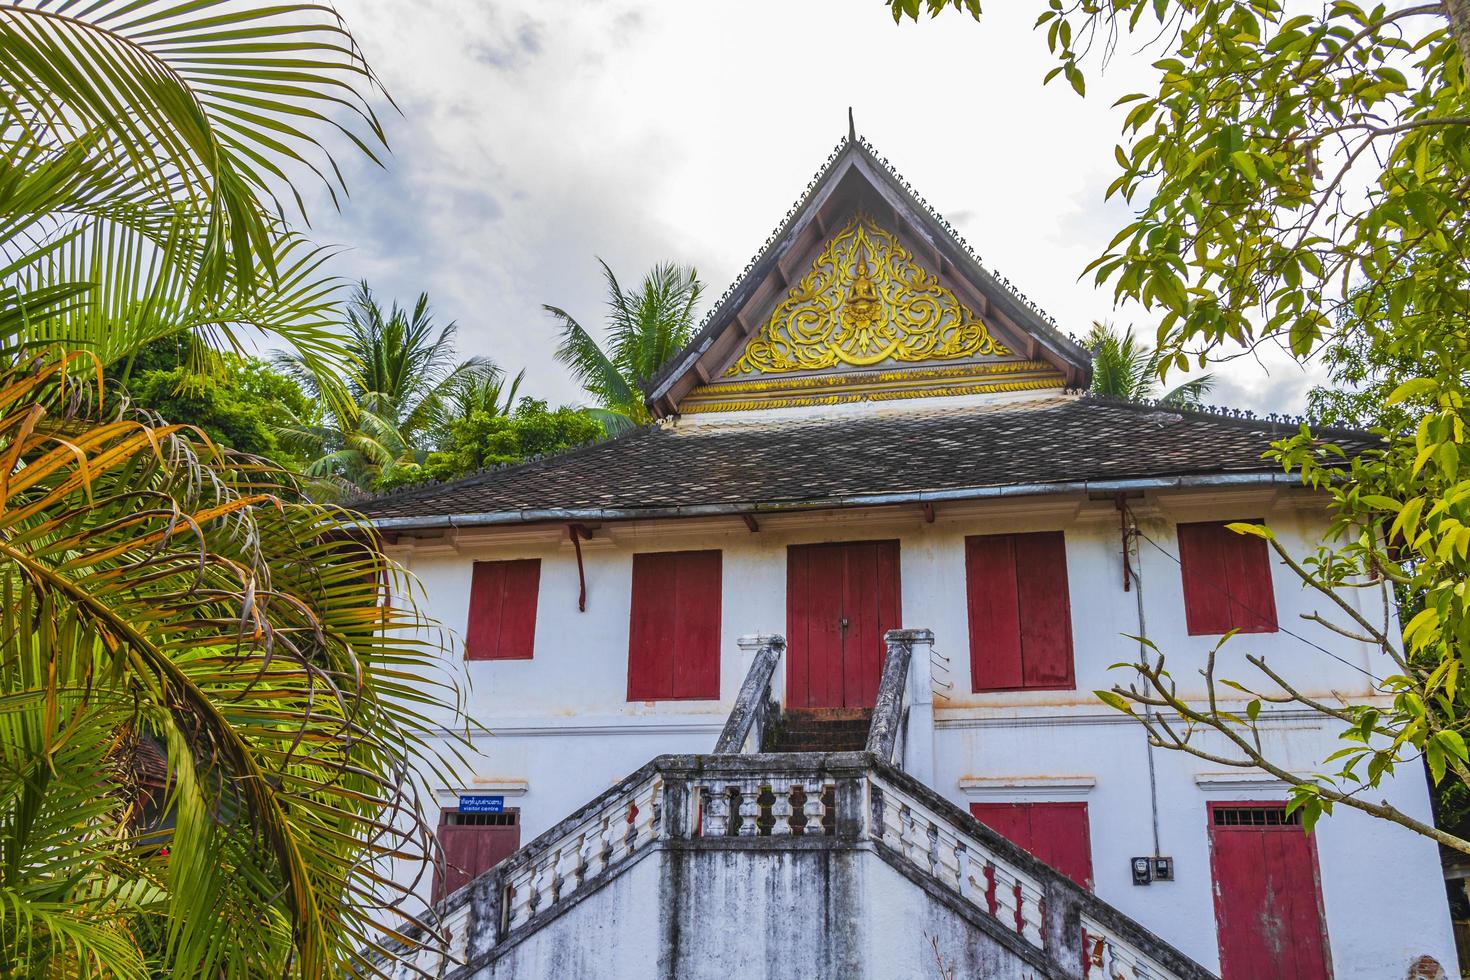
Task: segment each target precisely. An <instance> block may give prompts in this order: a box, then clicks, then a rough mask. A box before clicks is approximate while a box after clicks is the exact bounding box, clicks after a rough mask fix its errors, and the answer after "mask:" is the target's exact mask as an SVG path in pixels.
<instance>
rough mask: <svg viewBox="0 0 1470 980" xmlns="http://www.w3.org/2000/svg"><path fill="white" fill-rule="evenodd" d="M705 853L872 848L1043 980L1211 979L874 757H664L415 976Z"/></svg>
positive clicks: (474, 895)
mask: <svg viewBox="0 0 1470 980" xmlns="http://www.w3.org/2000/svg"><path fill="white" fill-rule="evenodd" d="M767 646H769V645H767ZM890 717H892V712H891V708H890ZM748 734H749V733H748V732H746V733H745V736H740V735H739V733H738V732H736V733H734V734H732V737H742V738H743V737H746V736H748ZM895 741H896V739H895ZM892 744H893V743H892V742H890V743H888V747H889V751H891V750H892ZM880 745H881V743H880ZM702 848H709V849H716V848H718V849H727V850H728V849H731V848H734V849H736V850H748V851H751V852H759V851H767V852H773V853H774V852H777V851H780V850H781V849H783V848H784V849H790V848H800V849H803V850H807V849H811V848H817V849H823V850H826V849H830V850H833V851H847V852H853V853H862V852H867V853H869V854H870V855H873V856H875V857H876V858H878V859H881V860H882V861H883V862H885V863H886V864H887V865H889V866H890V867H892V868H893V869H894V870H896V871H897V872H899V873H900V874H902V875H903V876H905V877H907V878H909V879H910V880H912V881H915V882H916V883H922V887H924V889H925V891H926V892H927V893H928V894H929V895H931V896H933V897H934V900H936V901H941V902H943V903H945V904H947V905H949V906H950V907H951V908H952V909H954V910H955V911H956V913H957V914H960V915H963V916H965V917H966V918H967V919H968V920H969V921H971V922H972V923H975V928H977V929H982V930H984V931H985V932H987V933H989V934H990V935H991V936H993V937H996V940H997V941H1001V940H1002V939H1003V937H1009V938H1008V939H1004V942H1007V943H1009V944H1011V946H1012V947H1013V948H1014V949H1015V950H1016V951H1017V955H1019V956H1022V957H1023V958H1024V959H1025V960H1026V961H1027V962H1029V963H1032V964H1034V965H1035V966H1037V967H1038V968H1039V969H1037V971H1036V974H1035V975H1036V976H1038V977H1043V976H1044V977H1049V978H1055V980H1084V978H1091V980H1102V978H1107V980H1210V978H1211V975H1210V974H1209V973H1208V972H1207V971H1205V970H1204V969H1203V968H1201V967H1199V966H1198V965H1197V964H1195V963H1193V962H1192V961H1191V960H1189V959H1188V958H1187V957H1185V956H1183V955H1182V954H1180V953H1178V952H1177V951H1176V950H1174V949H1173V948H1172V947H1170V946H1168V945H1167V944H1165V943H1164V942H1163V941H1162V940H1160V939H1158V938H1157V937H1154V936H1153V935H1152V934H1150V933H1149V932H1148V931H1147V930H1146V929H1144V928H1143V927H1142V926H1140V925H1138V924H1137V923H1135V922H1133V921H1132V920H1131V919H1129V918H1127V916H1125V915H1123V914H1122V913H1121V912H1119V911H1118V910H1116V909H1115V908H1113V907H1112V906H1110V905H1108V904H1107V903H1105V902H1103V901H1102V900H1100V899H1098V898H1097V897H1096V896H1094V895H1092V894H1091V893H1089V892H1087V891H1085V890H1084V889H1082V888H1080V887H1078V886H1077V885H1076V884H1075V883H1073V882H1072V881H1071V880H1070V879H1068V878H1066V877H1065V876H1064V875H1062V874H1061V873H1060V872H1058V871H1056V870H1054V869H1052V868H1050V867H1048V866H1047V865H1045V864H1043V863H1041V862H1040V861H1038V860H1036V859H1035V858H1033V857H1032V856H1031V855H1029V854H1027V853H1026V852H1025V851H1023V850H1021V849H1020V848H1018V847H1017V846H1015V845H1014V844H1012V843H1010V842H1009V841H1007V840H1005V839H1004V838H1002V837H1001V836H1000V835H998V834H996V833H994V832H993V831H991V830H989V829H987V828H985V827H984V826H982V825H981V824H979V823H978V822H977V821H975V820H974V819H973V818H971V817H970V816H969V814H967V813H965V812H964V811H963V810H961V809H959V808H958V807H956V806H955V805H954V804H952V803H950V802H949V801H947V800H945V799H944V798H943V797H941V796H939V795H938V794H937V793H935V792H934V791H933V790H932V789H930V788H928V787H927V786H925V785H924V784H923V783H922V782H920V781H918V780H916V779H914V778H913V777H912V776H911V775H909V774H906V773H904V772H902V771H900V770H899V769H897V768H896V767H894V766H892V765H889V764H887V763H886V762H884V761H883V760H882V759H880V758H876V757H875V756H874V755H873V754H870V753H867V752H837V753H828V754H822V755H815V754H808V755H801V754H784V753H766V754H759V753H755V754H745V753H742V754H733V753H732V754H724V755H683V756H660V757H658V758H657V759H655V760H653V761H652V762H650V763H649V764H648V765H646V766H644V767H643V768H642V769H640V770H638V771H637V772H635V773H633V774H632V775H630V776H629V777H628V778H626V779H624V780H623V781H621V782H620V783H619V784H618V785H616V786H614V787H613V788H611V789H609V790H608V791H607V792H605V793H603V794H602V795H601V796H599V797H597V799H595V800H593V801H592V802H590V803H588V804H587V805H586V806H584V807H582V808H580V809H579V810H577V811H576V812H574V813H572V814H571V815H570V816H568V817H567V818H566V819H565V820H563V821H562V822H561V823H559V824H557V825H556V826H555V827H553V828H552V829H550V830H548V831H547V832H546V833H544V834H542V835H541V836H540V837H538V838H536V840H534V841H532V842H531V843H529V844H527V845H526V846H525V847H523V848H521V849H520V850H519V851H517V852H516V853H515V854H512V855H511V856H510V857H508V858H507V859H506V860H505V861H503V862H501V863H500V864H499V865H497V866H496V867H494V868H492V869H490V870H489V871H487V872H485V873H484V874H482V875H480V876H479V877H478V878H476V879H475V880H474V881H472V882H471V883H470V884H468V885H466V886H465V887H464V888H463V889H461V890H460V891H458V892H456V893H455V894H454V895H452V896H450V897H449V898H448V899H446V900H445V901H444V902H443V903H441V904H440V906H439V907H438V909H437V911H438V913H439V916H440V920H439V921H440V923H441V927H440V929H439V932H440V935H441V936H442V937H443V940H444V941H443V943H442V944H441V945H440V946H438V947H437V948H433V949H428V950H424V951H421V952H419V953H416V954H415V955H414V957H413V969H414V970H422V971H425V972H427V973H428V974H429V975H440V976H444V977H451V978H455V980H470V978H473V977H475V976H477V971H478V970H479V969H481V968H483V967H485V965H486V964H488V963H491V962H493V961H494V960H495V959H496V958H497V957H499V956H501V955H505V953H506V951H508V950H510V949H511V948H513V947H514V946H516V945H517V944H518V943H520V942H523V941H526V940H528V939H529V938H530V937H532V936H533V935H535V934H536V933H537V931H538V930H540V929H543V928H546V927H548V926H550V925H551V924H552V923H553V922H555V921H556V920H557V919H558V917H559V916H561V915H563V914H565V913H566V912H567V911H568V910H569V909H571V908H572V907H574V906H576V905H577V904H578V903H579V902H581V901H584V900H595V898H594V896H595V893H597V892H598V890H599V889H601V888H602V887H604V886H606V885H609V884H610V883H611V882H612V881H613V880H614V879H615V878H617V877H618V876H619V875H621V874H622V873H623V872H624V871H626V870H627V869H629V868H631V867H633V866H634V865H635V864H637V863H638V862H640V861H642V860H644V859H646V858H650V857H652V856H655V855H658V854H660V853H663V852H666V851H672V852H674V853H679V852H684V853H688V852H690V851H698V850H699V849H702ZM405 932H407V933H412V932H414V930H411V929H409V930H405ZM384 945H386V946H392V945H393V943H392V942H387V943H385V944H384Z"/></svg>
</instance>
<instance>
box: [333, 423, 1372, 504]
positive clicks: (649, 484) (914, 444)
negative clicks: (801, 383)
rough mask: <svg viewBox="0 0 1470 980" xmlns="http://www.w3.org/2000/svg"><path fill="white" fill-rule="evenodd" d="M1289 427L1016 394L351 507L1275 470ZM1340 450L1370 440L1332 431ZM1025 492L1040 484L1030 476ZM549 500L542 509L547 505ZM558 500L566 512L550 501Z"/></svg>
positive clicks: (671, 440) (583, 458) (808, 498)
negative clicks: (1014, 398)
mask: <svg viewBox="0 0 1470 980" xmlns="http://www.w3.org/2000/svg"><path fill="white" fill-rule="evenodd" d="M1294 430H1295V427H1294V426H1291V425H1285V424H1280V423H1276V422H1268V421H1263V420H1257V419H1248V418H1235V417H1229V416H1221V415H1215V414H1209V413H1203V412H1180V411H1175V410H1171V409H1162V408H1155V407H1149V406H1142V405H1129V404H1124V403H1117V402H1108V401H1099V400H1094V399H1091V398H1079V397H1076V396H1053V397H1051V398H1047V399H1040V400H1035V401H1027V402H1022V403H1015V402H1012V403H1001V404H992V405H984V406H974V405H972V406H968V407H936V408H931V409H913V408H909V409H905V410H896V411H886V412H885V411H879V412H873V413H868V414H862V415H856V414H852V415H828V416H818V417H812V416H805V417H788V418H782V419H757V420H752V421H749V422H743V421H722V422H720V423H715V424H699V425H688V424H687V423H686V424H683V425H679V426H674V427H660V426H652V427H648V428H644V429H640V430H637V431H635V432H632V433H630V434H628V435H625V436H622V437H619V438H616V439H611V440H608V441H606V442H601V443H596V444H593V445H590V446H584V447H581V448H579V449H575V450H571V451H569V452H566V453H562V454H560V455H556V456H552V457H548V458H546V459H541V460H536V461H533V462H529V463H525V464H522V465H519V466H513V467H507V468H504V469H498V470H490V471H486V472H483V473H478V474H476V475H474V476H470V477H466V478H464V479H462V480H459V481H456V482H453V483H445V484H432V485H428V486H422V487H413V488H409V489H405V490H402V491H398V492H396V493H392V494H389V495H386V496H382V497H378V498H376V499H372V500H368V501H364V502H362V503H359V504H357V505H356V506H357V507H358V508H359V509H360V510H362V511H363V512H364V513H366V514H367V515H368V516H369V517H370V518H372V519H373V520H375V521H387V522H388V524H389V526H399V525H403V524H406V523H410V522H412V521H414V520H417V519H429V520H432V519H435V518H441V519H442V518H445V517H467V516H469V515H477V516H478V517H480V518H481V519H483V518H485V517H486V516H488V515H495V517H494V522H496V523H499V522H515V521H517V520H549V519H556V518H557V517H558V516H564V517H565V518H566V519H569V520H570V519H576V518H577V517H579V516H580V517H590V516H595V514H596V513H602V512H609V513H607V516H626V517H635V516H639V515H640V514H647V515H661V514H669V513H674V512H695V513H697V512H700V511H706V512H708V511H710V510H725V509H729V510H736V509H749V510H761V509H772V508H780V507H797V506H803V505H805V506H820V505H822V504H824V503H825V504H827V505H830V506H835V505H838V504H842V503H865V502H866V503H871V502H875V501H873V500H872V499H871V498H874V497H882V496H885V495H894V494H900V495H918V494H933V495H935V496H942V495H945V494H946V493H950V494H953V495H960V493H957V492H963V491H970V490H975V489H978V488H1015V489H1022V488H1026V487H1030V486H1034V485H1040V484H1059V483H1068V484H1076V483H1083V482H1093V483H1096V482H1106V481H1116V480H1128V479H1143V478H1179V477H1191V478H1193V477H1206V478H1207V477H1211V476H1223V477H1228V476H1230V475H1232V474H1250V473H1260V474H1265V473H1270V472H1273V471H1278V472H1279V467H1278V466H1275V465H1273V464H1272V463H1271V462H1270V461H1269V460H1266V459H1263V458H1262V454H1263V453H1264V452H1265V451H1266V449H1267V448H1268V444H1269V442H1270V441H1271V440H1272V439H1276V438H1280V437H1281V436H1283V435H1285V434H1287V433H1289V432H1292V431H1294ZM1337 435H1338V436H1339V437H1341V438H1342V440H1343V441H1344V442H1346V443H1347V444H1348V446H1349V447H1350V448H1352V449H1362V448H1365V447H1366V446H1367V445H1368V444H1369V443H1368V440H1369V437H1367V436H1365V435H1362V434H1358V433H1337ZM1038 489H1039V488H1038ZM549 512H554V513H549ZM563 512H564V513H563Z"/></svg>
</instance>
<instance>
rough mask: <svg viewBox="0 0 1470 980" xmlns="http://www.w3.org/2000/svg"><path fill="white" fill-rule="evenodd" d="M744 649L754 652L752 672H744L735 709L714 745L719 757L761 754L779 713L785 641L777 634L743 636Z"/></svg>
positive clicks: (742, 646) (740, 642) (751, 664)
mask: <svg viewBox="0 0 1470 980" xmlns="http://www.w3.org/2000/svg"><path fill="white" fill-rule="evenodd" d="M738 642H739V644H740V647H741V649H743V650H744V649H751V648H754V649H755V656H754V657H753V658H752V659H751V662H750V669H749V670H747V671H746V672H745V681H744V682H743V683H742V684H741V685H740V693H739V694H737V695H736V696H735V706H734V707H733V708H731V709H730V717H729V718H728V719H727V720H726V721H725V728H724V730H723V731H721V732H720V738H719V741H717V742H716V743H715V754H716V755H731V754H739V753H742V752H759V751H760V749H761V744H762V742H763V741H764V739H765V737H766V731H767V730H768V729H769V728H770V725H771V720H772V719H773V718H774V717H775V716H776V715H777V714H779V713H780V710H781V706H780V704H779V701H778V698H777V697H776V695H775V693H774V691H775V685H774V683H773V680H774V678H775V677H776V667H777V666H778V665H780V663H781V654H782V653H784V652H785V650H786V638H785V637H783V636H777V635H775V634H754V635H750V636H742V637H741V638H740V640H739V641H738Z"/></svg>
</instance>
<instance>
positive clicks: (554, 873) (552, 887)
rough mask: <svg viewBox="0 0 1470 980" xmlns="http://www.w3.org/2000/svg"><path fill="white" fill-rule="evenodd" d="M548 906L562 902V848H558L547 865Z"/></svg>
mask: <svg viewBox="0 0 1470 980" xmlns="http://www.w3.org/2000/svg"><path fill="white" fill-rule="evenodd" d="M546 868H547V878H548V879H549V880H548V881H547V883H546V891H547V898H548V901H547V904H548V905H550V904H553V903H555V902H559V901H561V848H557V849H556V850H555V851H553V852H552V854H551V861H550V862H549V863H548V864H547V866H546Z"/></svg>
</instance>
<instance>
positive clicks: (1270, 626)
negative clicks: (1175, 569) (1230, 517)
mask: <svg viewBox="0 0 1470 980" xmlns="http://www.w3.org/2000/svg"><path fill="white" fill-rule="evenodd" d="M1179 565H1180V574H1181V575H1182V576H1183V581H1184V619H1185V623H1186V625H1187V626H1188V628H1189V635H1190V636H1217V635H1219V634H1221V633H1227V632H1229V631H1230V630H1232V629H1234V630H1239V631H1240V632H1242V633H1274V632H1276V630H1277V624H1276V593H1275V590H1274V589H1273V588H1272V586H1271V556H1270V554H1269V552H1268V551H1267V547H1266V542H1265V541H1264V540H1262V539H1261V538H1258V537H1256V536H1255V535H1252V534H1236V533H1235V532H1234V531H1232V530H1230V529H1229V528H1228V527H1227V526H1226V522H1224V521H1208V522H1202V523H1194V524H1180V525H1179Z"/></svg>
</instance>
